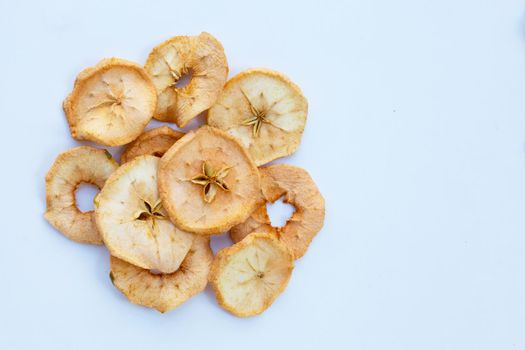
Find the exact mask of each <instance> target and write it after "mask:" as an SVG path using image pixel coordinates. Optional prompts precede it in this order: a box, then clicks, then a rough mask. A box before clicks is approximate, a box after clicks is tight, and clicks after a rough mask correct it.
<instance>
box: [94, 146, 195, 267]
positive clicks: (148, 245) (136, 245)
mask: <svg viewBox="0 0 525 350" xmlns="http://www.w3.org/2000/svg"><path fill="white" fill-rule="evenodd" d="M158 163H159V158H157V157H154V156H150V155H145V156H139V157H137V158H135V159H133V160H132V161H130V162H128V163H126V164H123V165H122V166H121V167H120V168H119V169H118V170H117V171H115V172H114V173H113V174H112V175H111V176H110V177H109V179H108V180H107V181H106V184H105V185H104V187H103V188H102V190H101V191H100V193H99V194H98V195H97V197H96V201H95V219H96V223H97V227H98V230H99V232H100V234H101V236H102V239H103V240H104V243H105V245H106V247H107V248H108V249H109V252H110V253H111V255H114V256H116V257H117V258H120V259H122V260H125V261H127V262H129V263H131V264H133V265H136V266H139V267H142V268H144V269H153V270H158V271H160V272H162V273H171V272H174V271H176V270H177V269H178V268H179V266H180V264H181V262H182V260H183V259H184V257H185V256H186V254H187V253H188V251H189V250H190V247H191V245H192V243H193V239H194V237H195V236H194V235H193V234H191V233H188V232H184V231H182V230H180V229H178V228H177V227H176V226H175V225H173V223H171V222H170V221H169V219H168V217H167V214H166V212H165V210H164V208H163V207H162V204H161V203H160V198H159V193H158V190H157V168H158Z"/></svg>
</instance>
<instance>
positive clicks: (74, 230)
mask: <svg viewBox="0 0 525 350" xmlns="http://www.w3.org/2000/svg"><path fill="white" fill-rule="evenodd" d="M117 168H118V164H117V162H115V160H114V159H113V158H112V157H111V154H110V153H109V152H108V151H106V150H101V149H97V148H93V147H88V146H81V147H75V148H72V149H70V150H67V151H65V152H62V153H60V154H59V155H58V157H57V158H56V159H55V162H54V163H53V166H52V167H51V169H49V172H48V173H47V175H46V205H47V208H46V212H45V214H44V217H45V218H46V220H47V221H48V222H49V223H50V224H51V225H53V226H54V227H55V228H56V229H57V230H58V231H60V232H62V233H63V234H64V235H65V236H66V237H68V238H70V239H72V240H74V241H77V242H80V243H92V244H102V238H101V237H100V235H99V233H98V231H97V228H96V226H95V223H94V221H93V215H94V213H93V211H88V212H81V211H80V210H79V209H78V207H77V204H76V198H75V192H76V190H77V188H78V186H79V185H80V184H81V183H89V184H92V185H95V186H97V187H98V188H102V186H104V182H106V179H107V178H108V177H109V175H111V173H112V172H114V171H115V170H117Z"/></svg>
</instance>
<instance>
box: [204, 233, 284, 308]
mask: <svg viewBox="0 0 525 350" xmlns="http://www.w3.org/2000/svg"><path fill="white" fill-rule="evenodd" d="M293 266H294V262H293V257H292V254H291V253H290V251H289V250H288V249H287V248H286V246H284V245H283V244H282V243H281V242H279V241H278V240H277V239H276V238H275V237H274V236H272V235H268V234H265V233H259V232H257V233H252V234H251V235H249V236H248V237H246V238H245V239H243V240H242V241H240V242H238V243H236V244H234V245H233V246H231V247H228V248H225V249H222V250H221V251H219V253H218V254H217V256H216V257H215V260H214V261H213V264H212V268H211V271H210V283H211V285H212V287H213V289H214V291H215V295H216V297H217V301H218V302H219V304H220V305H221V306H222V307H223V308H225V309H226V310H228V311H229V312H231V313H232V314H234V315H236V316H240V317H247V316H254V315H257V314H260V313H261V312H263V311H264V310H266V309H267V308H268V307H270V305H271V304H272V303H273V301H274V300H275V298H277V296H278V295H279V294H281V293H282V292H283V290H284V289H285V288H286V285H287V284H288V280H289V279H290V276H291V275H292V270H293Z"/></svg>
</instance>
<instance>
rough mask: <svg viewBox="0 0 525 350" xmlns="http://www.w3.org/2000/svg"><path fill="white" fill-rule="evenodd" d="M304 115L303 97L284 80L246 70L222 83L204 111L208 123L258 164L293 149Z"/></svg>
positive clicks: (270, 73)
mask: <svg viewBox="0 0 525 350" xmlns="http://www.w3.org/2000/svg"><path fill="white" fill-rule="evenodd" d="M307 113H308V102H307V101H306V98H305V97H304V96H303V94H302V92H301V90H300V89H299V87H298V86H297V85H295V84H294V83H292V82H291V81H290V80H289V79H288V78H287V77H285V76H284V75H282V74H281V73H278V72H275V71H271V70H268V69H249V70H247V71H244V72H242V73H240V74H238V75H236V76H234V77H233V78H232V79H230V80H229V81H228V82H227V83H226V85H225V86H224V90H223V91H222V93H221V94H220V95H219V98H218V99H217V102H216V103H215V104H214V105H213V106H212V107H211V108H210V110H209V111H208V124H209V125H211V126H214V127H216V128H219V129H222V130H225V131H226V132H227V133H228V134H230V135H232V136H233V137H235V138H236V139H237V140H239V142H240V143H241V144H242V145H243V146H244V147H246V148H247V149H248V151H249V153H250V155H251V156H252V158H253V160H254V162H255V164H257V165H262V164H266V163H268V162H270V161H272V160H274V159H276V158H280V157H284V156H287V155H290V154H292V153H294V152H295V151H296V150H297V148H298V147H299V143H300V142H301V136H302V134H303V130H304V127H305V124H306V115H307Z"/></svg>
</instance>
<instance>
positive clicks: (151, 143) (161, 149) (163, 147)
mask: <svg viewBox="0 0 525 350" xmlns="http://www.w3.org/2000/svg"><path fill="white" fill-rule="evenodd" d="M182 136H184V133H182V132H180V131H175V130H173V129H172V128H170V127H168V126H165V125H164V126H161V127H159V128H156V129H151V130H148V131H145V132H144V133H143V134H142V135H140V136H139V137H138V138H137V139H136V140H135V141H133V142H132V143H130V144H129V145H127V146H126V149H125V150H124V152H123V153H122V157H121V161H122V163H127V162H129V161H130V160H132V159H133V158H135V157H138V156H143V155H145V154H149V155H152V156H155V157H162V156H163V155H164V153H166V151H167V150H168V149H169V148H170V147H171V146H173V144H174V143H175V141H177V140H178V139H180V138H181V137H182Z"/></svg>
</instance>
